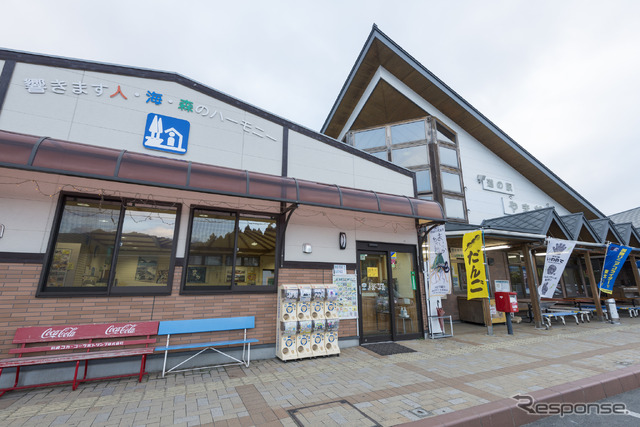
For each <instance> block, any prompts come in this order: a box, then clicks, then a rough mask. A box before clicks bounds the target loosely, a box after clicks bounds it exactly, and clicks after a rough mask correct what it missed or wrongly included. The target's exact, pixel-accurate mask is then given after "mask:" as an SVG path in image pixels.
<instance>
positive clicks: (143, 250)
mask: <svg viewBox="0 0 640 427" xmlns="http://www.w3.org/2000/svg"><path fill="white" fill-rule="evenodd" d="M178 214H179V210H178V208H176V207H174V206H166V205H162V204H157V203H153V204H149V203H144V202H143V203H141V202H138V201H135V202H134V201H127V200H125V201H116V200H102V199H93V198H88V197H78V196H65V197H64V198H63V202H62V211H61V214H60V215H59V222H58V224H59V225H58V228H57V230H58V231H57V233H56V234H55V244H54V245H53V250H52V252H51V253H50V254H49V259H48V261H47V268H46V274H45V275H44V276H43V277H44V280H43V285H42V288H41V289H42V290H43V292H45V293H47V292H57V293H76V294H83V293H84V294H86V293H94V294H100V295H117V294H132V293H135V294H147V293H155V294H158V293H162V294H164V293H170V291H171V285H170V283H171V276H172V274H171V272H172V269H173V268H172V267H173V266H172V260H173V259H174V257H173V254H174V236H175V235H176V233H177V231H176V230H177V224H178V221H177V216H178Z"/></svg>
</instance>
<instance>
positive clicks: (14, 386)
mask: <svg viewBox="0 0 640 427" xmlns="http://www.w3.org/2000/svg"><path fill="white" fill-rule="evenodd" d="M19 377H20V366H18V367H17V368H16V382H15V383H13V388H16V387H18V378H19Z"/></svg>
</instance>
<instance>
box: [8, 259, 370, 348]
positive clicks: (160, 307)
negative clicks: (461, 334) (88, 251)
mask: <svg viewBox="0 0 640 427" xmlns="http://www.w3.org/2000/svg"><path fill="white" fill-rule="evenodd" d="M41 268H42V266H41V265H39V264H0V358H6V357H9V354H8V350H9V349H10V348H13V347H15V345H14V344H12V343H11V341H12V340H13V335H14V333H15V330H16V329H17V328H19V327H23V326H38V325H42V326H48V325H63V324H81V323H106V322H132V321H134V322H135V321H149V320H178V319H197V318H207V317H232V316H255V318H256V327H255V329H253V330H251V331H250V332H248V336H249V337H250V338H257V339H258V340H260V344H273V343H275V340H276V327H277V322H276V316H277V296H276V294H275V293H260V294H238V293H236V294H222V295H180V278H181V273H182V269H181V267H177V268H176V270H175V273H174V281H173V288H172V293H171V295H168V296H136V297H120V296H118V297H78V298H68V297H65V298H53V297H52V298H36V297H35V294H36V290H37V286H38V281H39V279H40V271H41ZM278 274H279V283H281V284H314V283H326V284H330V283H331V281H332V274H331V270H318V269H313V270H312V269H280V270H279V273H278ZM356 322H357V320H345V321H342V322H340V331H339V335H340V336H341V337H349V336H356ZM239 333H241V331H240V332H235V331H234V332H228V333H219V334H218V335H216V337H215V339H216V340H217V339H221V340H224V339H230V338H238V337H239V336H240V335H238V334H239ZM201 338H202V337H199V336H196V335H193V336H185V337H183V338H182V340H181V341H179V340H176V344H179V343H181V342H188V341H193V342H201V341H202V340H201ZM158 341H159V342H163V338H159V339H158ZM172 342H173V340H172Z"/></svg>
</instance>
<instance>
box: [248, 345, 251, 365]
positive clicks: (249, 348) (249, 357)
mask: <svg viewBox="0 0 640 427" xmlns="http://www.w3.org/2000/svg"><path fill="white" fill-rule="evenodd" d="M249 363H251V343H249V344H248V346H247V368H248V367H249Z"/></svg>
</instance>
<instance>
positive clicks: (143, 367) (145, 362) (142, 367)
mask: <svg viewBox="0 0 640 427" xmlns="http://www.w3.org/2000/svg"><path fill="white" fill-rule="evenodd" d="M146 365H147V355H146V354H143V355H142V361H141V362H140V375H138V382H139V383H141V382H142V376H143V375H144V369H145V367H146Z"/></svg>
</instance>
